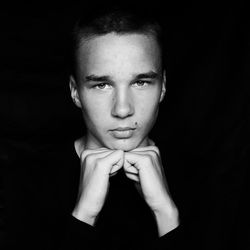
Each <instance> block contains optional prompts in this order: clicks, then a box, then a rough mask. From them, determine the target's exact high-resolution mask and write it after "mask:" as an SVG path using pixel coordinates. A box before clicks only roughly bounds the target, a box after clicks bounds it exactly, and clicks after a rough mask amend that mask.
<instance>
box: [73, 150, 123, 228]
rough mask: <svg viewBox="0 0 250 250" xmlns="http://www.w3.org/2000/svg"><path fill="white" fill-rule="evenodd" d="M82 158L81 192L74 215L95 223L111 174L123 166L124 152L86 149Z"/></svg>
mask: <svg viewBox="0 0 250 250" xmlns="http://www.w3.org/2000/svg"><path fill="white" fill-rule="evenodd" d="M80 159H81V177H80V184H79V194H78V201H77V204H76V206H75V208H74V211H73V213H72V215H73V216H74V217H76V218H77V219H79V220H81V221H84V222H85V223H88V224H90V225H94V223H95V220H96V217H97V215H98V214H99V212H100V211H101V209H102V207H103V204H104V201H105V198H106V195H107V192H108V187H109V176H110V175H112V174H113V173H115V172H116V171H118V170H119V169H120V168H122V166H123V162H124V152H123V151H122V150H116V151H113V150H109V149H106V148H100V149H97V150H84V151H83V152H82V153H81V157H80Z"/></svg>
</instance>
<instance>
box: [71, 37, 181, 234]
mask: <svg viewBox="0 0 250 250" xmlns="http://www.w3.org/2000/svg"><path fill="white" fill-rule="evenodd" d="M160 53H161V51H160V49H159V45H158V43H157V42H156V40H155V38H154V37H153V36H152V35H150V34H124V35H118V34H115V33H109V34H106V35H103V36H95V37H93V38H90V39H88V40H87V41H85V42H83V43H82V44H81V46H80V47H79V50H78V77H77V78H74V77H73V76H71V78H70V90H71V96H72V99H73V101H74V103H75V104H76V106H77V107H79V108H81V110H82V114H83V118H84V121H85V124H86V127H87V131H86V135H85V136H84V138H82V139H80V140H78V141H77V142H76V145H77V146H76V148H77V149H76V151H77V152H78V155H79V157H80V161H81V178H80V186H79V194H78V200H77V203H76V206H75V209H74V211H73V216H75V217H76V218H77V219H79V220H81V221H83V222H86V223H88V224H90V225H92V226H93V225H94V224H95V222H96V218H97V216H98V214H99V213H100V211H101V210H102V207H103V205H104V202H105V198H106V196H107V194H108V189H109V178H110V176H112V175H113V174H115V173H116V172H117V171H125V174H126V176H127V177H128V178H130V179H132V180H134V181H135V185H136V187H137V189H138V191H139V192H140V194H142V196H143V197H144V199H145V201H146V203H147V204H148V206H149V207H150V209H151V210H152V212H153V214H154V215H155V220H156V223H157V226H158V232H159V236H162V235H164V234H166V233H168V232H169V231H171V230H173V229H174V228H175V227H177V226H178V223H179V222H178V210H177V208H176V206H175V204H174V202H173V200H172V199H171V196H170V193H169V190H168V187H167V181H166V178H165V174H164V171H163V166H162V163H161V159H160V153H159V149H158V148H157V147H156V146H154V144H153V143H152V141H151V140H150V139H149V138H148V133H149V132H150V130H151V128H152V127H153V125H154V123H155V121H156V118H157V114H158V107H159V104H160V102H161V101H162V100H163V98H164V96H165V92H166V87H165V85H166V76H165V71H164V70H163V68H162V65H161V56H160ZM121 130H122V131H121Z"/></svg>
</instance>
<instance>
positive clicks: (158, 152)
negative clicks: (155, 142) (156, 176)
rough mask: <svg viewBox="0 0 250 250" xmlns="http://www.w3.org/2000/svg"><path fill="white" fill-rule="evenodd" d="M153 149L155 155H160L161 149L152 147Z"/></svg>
mask: <svg viewBox="0 0 250 250" xmlns="http://www.w3.org/2000/svg"><path fill="white" fill-rule="evenodd" d="M152 148H153V152H154V153H155V154H158V155H159V154H160V150H159V148H157V147H156V146H152Z"/></svg>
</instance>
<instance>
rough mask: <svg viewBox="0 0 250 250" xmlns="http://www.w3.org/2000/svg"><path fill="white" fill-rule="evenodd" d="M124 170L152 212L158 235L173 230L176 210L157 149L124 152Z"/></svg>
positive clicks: (176, 217) (151, 147)
mask: <svg viewBox="0 0 250 250" xmlns="http://www.w3.org/2000/svg"><path fill="white" fill-rule="evenodd" d="M124 170H125V174H126V176H127V177H128V178H130V179H132V180H134V181H136V183H137V187H138V188H139V191H140V192H141V193H142V195H143V197H144V199H145V201H146V203H147V204H148V205H149V207H150V208H151V210H152V211H153V213H154V215H155V217H156V221H157V225H158V231H159V234H160V235H163V234H165V233H167V232H169V231H171V230H172V229H174V228H175V227H176V226H177V225H178V210H177V208H176V206H175V204H174V202H173V200H172V199H171V196H170V193H169V189H168V186H167V181H166V177H165V174H164V169H163V166H162V163H161V158H160V152H159V149H158V148H157V147H156V146H148V147H144V148H137V149H134V150H132V151H130V152H125V153H124Z"/></svg>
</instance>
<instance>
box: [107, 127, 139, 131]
mask: <svg viewBox="0 0 250 250" xmlns="http://www.w3.org/2000/svg"><path fill="white" fill-rule="evenodd" d="M133 129H135V128H131V127H118V128H115V129H111V130H112V131H114V130H115V131H126V130H133Z"/></svg>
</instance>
